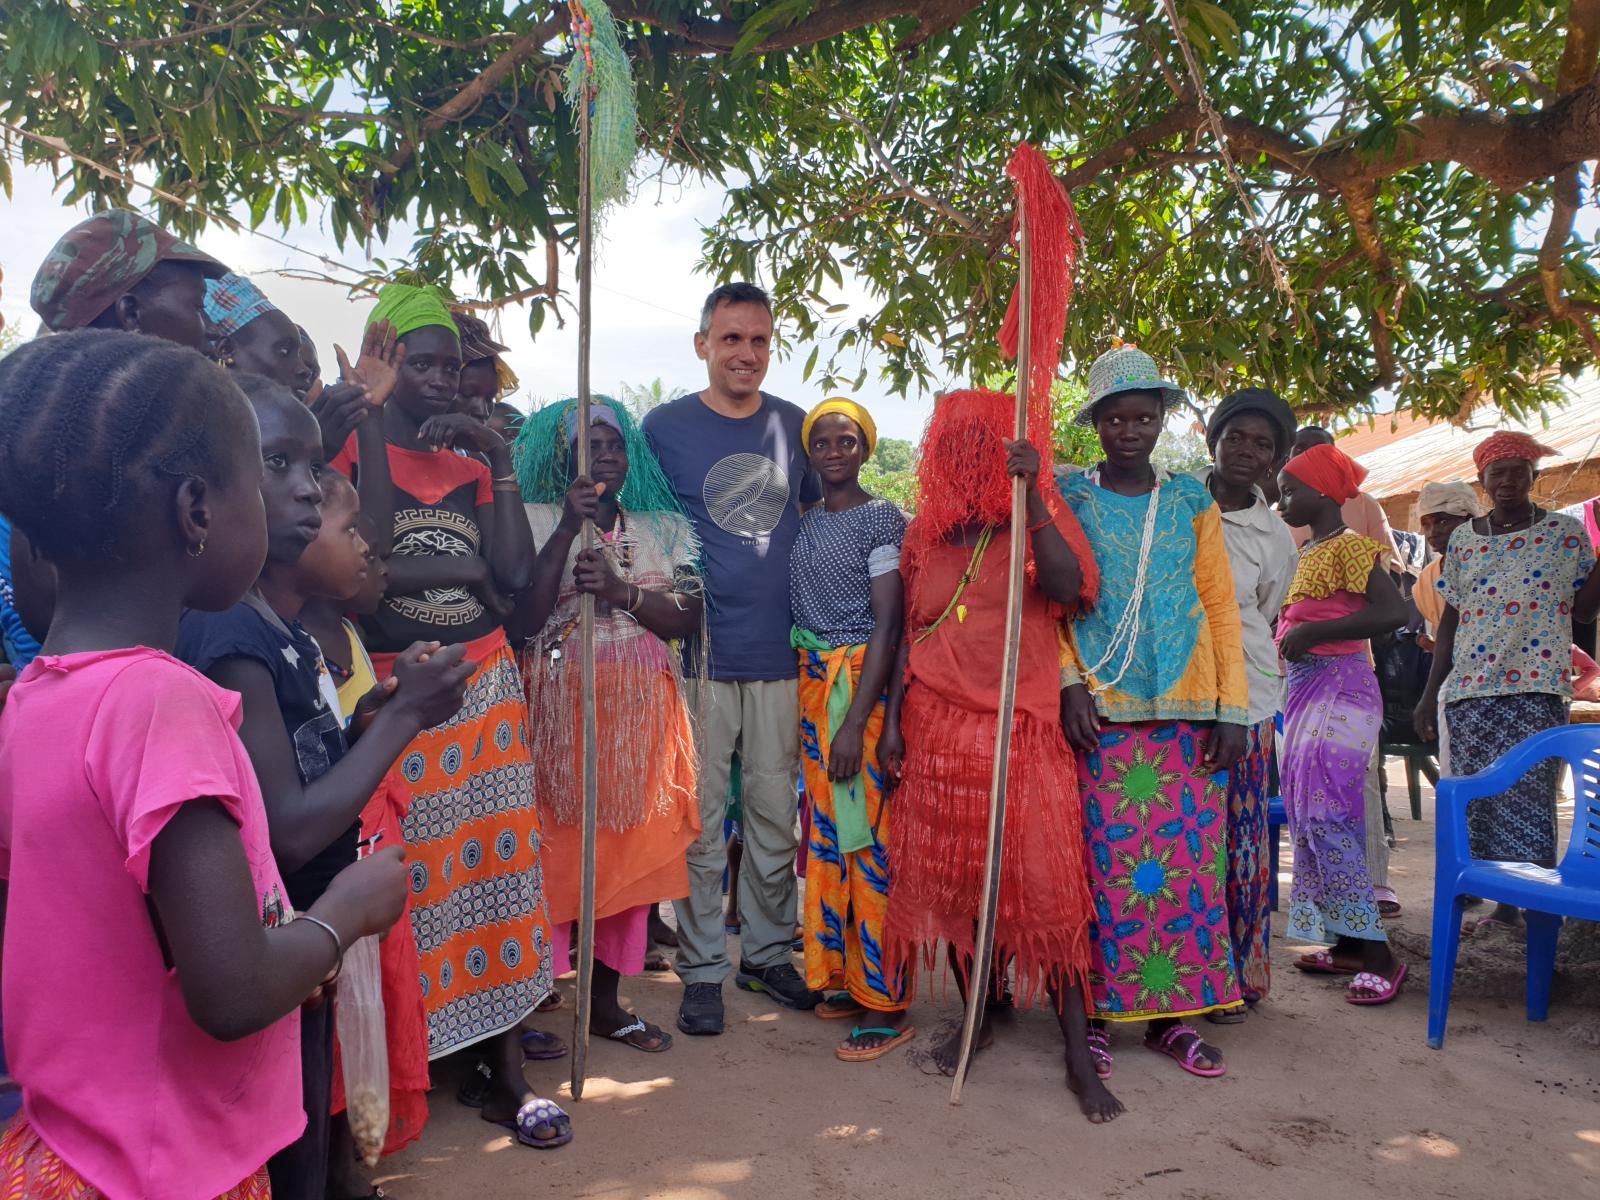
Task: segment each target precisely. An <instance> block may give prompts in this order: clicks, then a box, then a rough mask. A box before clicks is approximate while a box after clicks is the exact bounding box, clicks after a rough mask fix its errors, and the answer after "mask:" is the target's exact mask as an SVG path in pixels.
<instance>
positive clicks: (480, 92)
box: [385, 7, 567, 174]
mask: <svg viewBox="0 0 1600 1200" xmlns="http://www.w3.org/2000/svg"><path fill="white" fill-rule="evenodd" d="M566 21H567V15H566V9H565V7H561V8H557V9H555V10H554V11H553V12H552V13H551V14H550V16H548V17H546V18H545V19H544V20H543V21H542V22H540V23H539V24H538V25H535V26H534V27H533V28H532V29H530V30H529V31H528V32H527V33H525V34H523V35H522V36H521V37H519V38H518V39H517V40H516V41H515V42H513V43H512V44H511V45H510V46H508V47H506V49H505V51H504V52H503V53H502V54H501V55H500V56H499V57H498V58H496V59H495V60H494V61H493V62H492V63H490V64H489V65H488V66H487V67H485V68H484V69H483V70H482V71H480V72H479V73H478V75H477V76H476V77H475V78H474V79H472V80H471V81H470V82H469V83H467V84H465V85H464V86H463V87H462V88H461V89H460V90H458V91H457V92H456V94H455V95H453V96H451V97H450V99H448V100H446V101H445V102H444V103H443V104H441V105H440V106H439V107H438V108H436V109H433V110H432V111H430V112H429V113H428V115H427V117H426V118H424V119H423V122H422V128H421V131H420V133H419V136H418V141H421V140H425V139H427V138H428V137H430V136H432V135H433V134H435V133H437V132H438V131H439V130H441V129H443V128H444V127H445V126H446V125H448V124H449V123H450V122H451V121H458V120H460V119H461V118H463V117H465V116H466V115H467V114H468V113H470V112H471V111H472V110H473V109H475V108H476V107H477V106H478V105H479V104H481V103H482V102H483V101H484V99H485V98H486V97H487V96H488V95H489V94H490V93H491V92H492V91H494V89H495V88H497V87H499V86H500V83H501V81H503V80H504V79H505V78H506V77H507V76H509V75H510V74H511V73H512V72H513V71H514V70H516V69H517V67H519V66H521V65H522V63H523V62H525V61H526V60H528V59H529V58H532V57H533V56H534V55H535V54H538V53H540V52H541V51H542V50H543V49H544V47H545V44H546V43H547V42H549V41H550V39H551V38H553V37H555V36H556V34H558V33H560V32H561V29H562V28H563V26H564V25H565V24H566ZM416 152H417V147H416V143H415V142H413V141H411V140H410V139H409V138H408V139H406V140H405V141H403V142H401V143H400V146H399V148H398V149H396V150H395V152H394V154H393V155H392V156H391V158H390V160H389V161H390V165H392V166H393V168H394V170H393V171H392V172H385V173H386V174H393V173H397V172H399V171H401V170H402V169H404V167H405V166H406V164H407V163H409V162H410V161H411V159H412V157H413V156H415V154H416Z"/></svg>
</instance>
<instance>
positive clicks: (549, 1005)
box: [533, 991, 565, 1012]
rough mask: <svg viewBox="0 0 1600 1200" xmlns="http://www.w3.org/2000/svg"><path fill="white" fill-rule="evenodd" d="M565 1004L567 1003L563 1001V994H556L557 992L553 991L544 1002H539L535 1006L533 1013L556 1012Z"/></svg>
mask: <svg viewBox="0 0 1600 1200" xmlns="http://www.w3.org/2000/svg"><path fill="white" fill-rule="evenodd" d="M563 1003H565V1001H563V1000H562V999H561V993H560V992H556V991H552V992H551V993H550V994H549V995H548V996H546V997H545V998H544V999H543V1000H541V1001H539V1003H537V1004H535V1005H534V1006H533V1011H534V1012H555V1011H556V1009H558V1008H560V1007H561V1006H562V1004H563Z"/></svg>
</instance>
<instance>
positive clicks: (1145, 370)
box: [1073, 345, 1186, 425]
mask: <svg viewBox="0 0 1600 1200" xmlns="http://www.w3.org/2000/svg"><path fill="white" fill-rule="evenodd" d="M1119 392H1157V393H1159V394H1160V396H1161V411H1162V413H1163V415H1165V414H1166V413H1169V412H1171V411H1172V410H1173V409H1174V408H1176V407H1177V406H1178V405H1179V404H1182V403H1183V401H1184V399H1185V398H1186V397H1185V393H1184V390H1183V389H1182V388H1181V387H1179V386H1178V385H1177V384H1175V383H1173V382H1171V381H1170V380H1168V379H1164V378H1162V376H1161V368H1160V367H1158V366H1156V360H1155V359H1153V358H1151V357H1150V356H1149V355H1148V354H1146V353H1145V352H1144V351H1143V350H1141V349H1139V347H1137V346H1128V345H1120V346H1114V347H1112V348H1111V349H1110V350H1107V351H1106V352H1105V353H1104V354H1102V355H1101V356H1100V357H1099V358H1097V359H1095V360H1094V365H1092V366H1091V367H1090V368H1089V403H1087V404H1085V405H1084V406H1083V407H1082V408H1080V409H1079V410H1078V413H1077V416H1075V417H1074V418H1073V420H1074V421H1075V422H1076V423H1077V424H1079V425H1093V424H1094V410H1095V408H1096V407H1097V406H1098V405H1099V404H1100V401H1102V400H1104V399H1106V398H1107V397H1108V396H1115V395H1116V394H1117V393H1119Z"/></svg>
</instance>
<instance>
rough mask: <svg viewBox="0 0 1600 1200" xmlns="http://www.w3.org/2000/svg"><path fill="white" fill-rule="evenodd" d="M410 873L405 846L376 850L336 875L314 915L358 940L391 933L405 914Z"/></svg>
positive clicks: (312, 910) (319, 901)
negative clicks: (351, 934)
mask: <svg viewBox="0 0 1600 1200" xmlns="http://www.w3.org/2000/svg"><path fill="white" fill-rule="evenodd" d="M406 874H407V873H406V856H405V851H404V850H403V849H402V848H401V847H399V846H385V847H384V848H383V849H382V850H375V851H373V852H372V853H371V854H369V855H367V856H366V857H365V858H363V859H361V860H360V861H359V862H355V863H352V864H350V866H348V867H346V868H345V869H344V870H342V871H340V872H339V873H338V874H337V875H335V876H334V877H333V882H332V883H330V884H329V885H328V890H327V891H325V892H323V893H322V898H321V899H320V900H318V901H317V902H316V904H314V905H312V907H311V914H312V915H313V916H316V917H321V918H322V919H323V920H325V921H327V922H328V923H329V924H331V925H333V926H334V927H335V928H336V929H340V930H342V931H344V932H346V933H348V932H350V931H351V930H352V929H353V930H355V931H356V933H355V938H363V937H368V936H370V935H372V934H375V933H376V934H381V933H387V932H388V931H389V930H390V929H391V928H393V927H394V923H395V922H396V921H398V920H399V919H400V915H401V914H402V913H403V912H405V907H406V891H407V878H406ZM355 938H351V939H350V940H351V941H354V940H355ZM349 948H350V947H349V945H348V944H347V945H346V946H345V949H347V950H348V949H349Z"/></svg>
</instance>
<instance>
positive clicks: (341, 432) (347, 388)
mask: <svg viewBox="0 0 1600 1200" xmlns="http://www.w3.org/2000/svg"><path fill="white" fill-rule="evenodd" d="M306 406H307V407H308V408H310V409H311V415H312V416H314V417H315V418H316V419H317V425H318V426H320V427H321V429H322V452H323V454H324V455H326V456H327V458H328V461H330V462H331V461H333V459H334V457H335V456H336V455H337V454H338V453H339V451H341V450H343V449H344V444H345V443H346V442H347V441H349V440H350V435H351V434H352V433H354V432H355V428H356V426H357V425H359V424H361V422H362V421H364V420H366V419H367V413H368V412H370V411H371V409H370V408H369V407H368V404H367V389H366V388H365V386H363V385H361V384H360V383H352V382H350V381H348V380H340V381H339V382H338V383H336V384H333V385H332V386H331V387H325V388H323V389H322V390H321V391H320V392H319V393H318V394H317V398H316V399H315V400H313V399H312V398H311V396H310V393H307V395H306Z"/></svg>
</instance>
